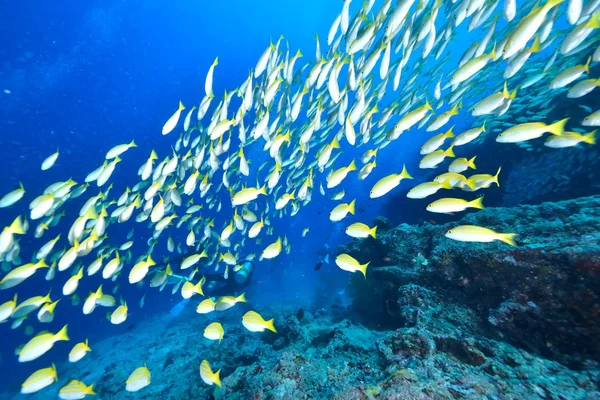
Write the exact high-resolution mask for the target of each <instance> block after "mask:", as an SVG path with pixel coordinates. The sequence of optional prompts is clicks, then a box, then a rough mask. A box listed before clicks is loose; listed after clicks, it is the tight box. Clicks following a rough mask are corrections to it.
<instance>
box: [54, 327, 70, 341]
mask: <svg viewBox="0 0 600 400" xmlns="http://www.w3.org/2000/svg"><path fill="white" fill-rule="evenodd" d="M54 337H55V338H56V340H64V341H67V340H69V336H68V335H67V325H65V326H63V328H62V329H61V330H60V331H58V333H57V334H56V335H55V336H54Z"/></svg>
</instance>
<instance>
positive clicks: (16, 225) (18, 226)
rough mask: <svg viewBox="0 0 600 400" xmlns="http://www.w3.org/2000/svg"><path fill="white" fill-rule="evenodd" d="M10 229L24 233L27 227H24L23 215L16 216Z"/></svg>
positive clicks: (13, 231) (19, 233)
mask: <svg viewBox="0 0 600 400" xmlns="http://www.w3.org/2000/svg"><path fill="white" fill-rule="evenodd" d="M9 229H10V231H11V232H12V233H16V234H18V235H24V234H25V229H24V228H23V221H22V220H21V217H17V218H15V220H14V221H13V222H12V224H10V228H9Z"/></svg>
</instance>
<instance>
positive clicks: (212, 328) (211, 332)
mask: <svg viewBox="0 0 600 400" xmlns="http://www.w3.org/2000/svg"><path fill="white" fill-rule="evenodd" d="M224 335H225V330H224V329H223V325H221V323H220V322H213V323H211V324H209V325H208V326H207V327H206V328H205V329H204V337H205V338H207V339H208V340H218V341H219V343H221V340H223V336H224Z"/></svg>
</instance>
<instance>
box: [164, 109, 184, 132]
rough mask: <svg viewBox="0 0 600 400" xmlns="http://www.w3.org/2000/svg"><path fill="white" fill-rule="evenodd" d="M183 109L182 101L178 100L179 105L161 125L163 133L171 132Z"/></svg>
mask: <svg viewBox="0 0 600 400" xmlns="http://www.w3.org/2000/svg"><path fill="white" fill-rule="evenodd" d="M183 110H185V107H184V106H183V103H182V102H181V101H180V102H179V107H177V111H175V112H174V113H173V115H171V117H169V119H168V120H167V122H165V124H164V125H163V127H162V134H163V135H168V134H169V133H171V132H172V131H173V129H175V127H176V126H177V122H179V117H180V116H181V112H182V111H183Z"/></svg>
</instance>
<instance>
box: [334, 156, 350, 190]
mask: <svg viewBox="0 0 600 400" xmlns="http://www.w3.org/2000/svg"><path fill="white" fill-rule="evenodd" d="M351 171H356V163H355V162H354V160H352V162H351V163H350V164H349V165H348V166H347V167H342V168H340V169H337V170H335V171H333V172H332V173H331V175H329V177H328V178H327V189H331V188H334V187H336V186H337V185H339V184H340V183H342V181H343V180H344V179H345V178H346V176H348V172H351Z"/></svg>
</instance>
